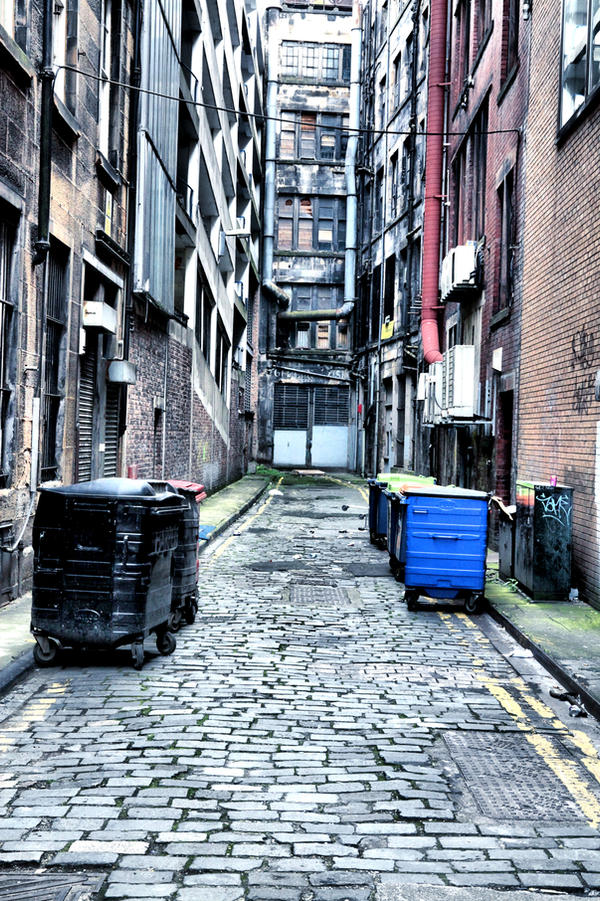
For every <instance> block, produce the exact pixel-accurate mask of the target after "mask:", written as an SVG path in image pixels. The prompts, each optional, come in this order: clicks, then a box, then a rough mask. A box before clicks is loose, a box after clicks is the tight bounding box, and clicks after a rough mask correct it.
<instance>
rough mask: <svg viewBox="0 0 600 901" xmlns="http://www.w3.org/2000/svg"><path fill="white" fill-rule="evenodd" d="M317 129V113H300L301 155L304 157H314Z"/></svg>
mask: <svg viewBox="0 0 600 901" xmlns="http://www.w3.org/2000/svg"><path fill="white" fill-rule="evenodd" d="M316 131H317V114H316V113H300V156H301V157H302V158H303V159H314V157H315V137H316Z"/></svg>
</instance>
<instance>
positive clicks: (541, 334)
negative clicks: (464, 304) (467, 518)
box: [519, 0, 600, 606]
mask: <svg viewBox="0 0 600 901" xmlns="http://www.w3.org/2000/svg"><path fill="white" fill-rule="evenodd" d="M560 21H561V2H560V0H539V2H538V3H536V5H535V9H534V13H533V18H532V28H533V38H532V66H531V95H530V106H529V122H528V128H527V187H526V222H525V246H524V255H525V273H524V283H523V330H522V365H521V389H520V396H521V400H520V407H521V408H520V433H519V474H520V476H521V477H524V478H529V479H536V480H540V481H543V482H545V481H547V480H548V479H549V478H550V477H551V476H553V475H556V476H557V478H558V480H559V482H562V483H564V484H566V485H571V486H572V487H573V488H574V489H575V492H574V509H573V539H574V541H573V551H574V557H573V562H574V579H575V581H576V583H577V584H578V585H579V587H580V590H581V592H582V595H583V596H584V597H585V598H586V599H587V600H588V601H591V602H592V603H594V604H595V605H596V606H600V563H599V561H600V528H599V523H598V509H597V499H596V498H597V493H596V490H595V479H596V476H595V473H596V467H597V465H598V464H597V451H596V440H597V439H596V436H597V426H598V422H599V421H600V404H599V403H598V402H597V401H596V400H595V397H594V381H595V377H596V373H597V371H598V370H599V369H600V328H599V326H598V322H599V321H600V293H599V291H598V284H599V283H600V217H599V216H598V196H599V195H598V189H599V187H600V182H599V174H600V111H599V109H598V105H597V104H596V109H595V110H590V111H589V114H588V115H587V116H585V117H583V119H582V121H581V122H580V123H579V125H578V126H577V128H575V129H574V130H573V131H572V132H571V134H570V135H568V136H566V137H564V139H563V140H560V141H559V142H558V143H557V140H556V139H557V123H558V103H559V70H560V37H561V35H560Z"/></svg>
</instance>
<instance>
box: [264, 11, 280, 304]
mask: <svg viewBox="0 0 600 901" xmlns="http://www.w3.org/2000/svg"><path fill="white" fill-rule="evenodd" d="M279 9H280V7H279V5H278V4H274V5H272V6H271V8H270V9H268V10H267V34H268V29H269V27H270V26H271V25H273V24H275V19H276V17H277V16H278V15H279ZM277 51H278V46H277V45H276V44H275V42H274V41H272V40H271V41H269V52H268V56H267V101H266V116H267V121H266V124H265V186H264V211H263V286H265V284H267V285H269V286H271V285H273V246H274V243H275V147H276V121H277V80H276V77H275V76H276V72H277ZM275 287H276V288H277V286H275ZM277 290H281V289H279V288H278V289H277Z"/></svg>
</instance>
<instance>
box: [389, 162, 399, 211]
mask: <svg viewBox="0 0 600 901" xmlns="http://www.w3.org/2000/svg"><path fill="white" fill-rule="evenodd" d="M390 182H391V197H390V216H391V218H392V219H395V217H396V214H397V212H398V151H396V152H395V153H393V154H392V156H391V159H390Z"/></svg>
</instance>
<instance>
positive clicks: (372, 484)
mask: <svg viewBox="0 0 600 901" xmlns="http://www.w3.org/2000/svg"><path fill="white" fill-rule="evenodd" d="M412 482H419V483H420V482H423V483H424V484H428V485H433V484H434V483H435V479H433V478H430V477H429V476H418V475H414V474H413V473H411V472H380V473H378V474H377V478H374V479H367V484H368V486H369V539H370V541H371V544H375V545H377V546H378V547H380V548H383V549H385V548H386V547H387V546H388V498H387V496H386V494H385V492H386V490H387V491H397V490H398V489H399V488H400V487H401V486H402V485H404V484H406V483H412Z"/></svg>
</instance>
